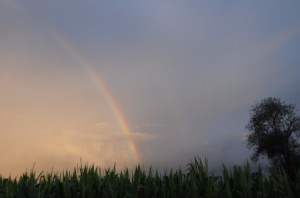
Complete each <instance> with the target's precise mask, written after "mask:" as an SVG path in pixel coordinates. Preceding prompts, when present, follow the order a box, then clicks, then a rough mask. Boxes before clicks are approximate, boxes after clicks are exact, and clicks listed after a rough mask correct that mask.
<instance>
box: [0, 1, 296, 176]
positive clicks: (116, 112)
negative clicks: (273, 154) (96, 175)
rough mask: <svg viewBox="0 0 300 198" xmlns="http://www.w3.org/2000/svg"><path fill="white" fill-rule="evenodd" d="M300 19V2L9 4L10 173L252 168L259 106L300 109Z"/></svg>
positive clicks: (5, 145) (5, 15)
mask: <svg viewBox="0 0 300 198" xmlns="http://www.w3.org/2000/svg"><path fill="white" fill-rule="evenodd" d="M299 10H300V1H296V0H287V1H282V0H269V1H268V0H265V1H261V0H257V1H255V0H253V1H233V0H228V1H211V0H209V1H194V0H188V1H176V0H174V1H155V0H154V1H140V0H129V1H121V0H119V1H96V0H94V1H92V0H85V1H81V0H74V1H55V0H54V1H34V0H27V1H21V0H4V1H1V2H0V94H1V95H0V156H1V164H0V172H1V173H2V175H9V174H10V173H11V174H12V175H17V174H20V173H21V172H23V171H25V170H26V169H27V170H29V169H31V167H32V166H33V164H34V163H35V168H36V169H37V170H42V169H44V170H51V169H52V167H53V169H54V170H61V169H66V168H71V169H73V167H75V166H76V165H77V164H79V163H80V160H82V161H83V162H88V163H89V164H93V163H95V164H97V165H99V166H101V167H108V166H111V165H113V164H114V163H115V162H116V163H117V167H120V168H121V169H122V168H123V167H127V166H128V167H132V166H133V165H135V164H136V163H137V162H140V163H142V164H144V165H145V166H149V165H152V166H153V167H154V168H159V169H164V168H166V167H168V168H177V167H179V166H181V167H184V166H185V165H186V164H187V163H188V162H189V161H190V160H191V159H192V158H193V156H196V155H200V156H201V157H203V158H204V157H205V156H207V158H208V162H209V164H210V165H211V166H212V167H213V166H217V165H221V164H222V162H223V163H226V164H232V163H236V164H242V163H244V162H245V161H246V160H247V158H249V154H250V152H249V151H248V150H247V148H246V144H245V143H244V140H245V139H244V137H245V134H246V131H245V125H246V124H247V122H248V120H249V109H250V107H251V105H253V104H254V103H255V101H258V100H260V99H262V98H264V97H268V96H274V97H279V98H281V99H282V100H283V101H286V102H287V103H293V104H296V106H297V107H298V110H299V108H300V88H299V85H300V78H299V74H300V55H299V52H300V12H299ZM298 112H299V111H298ZM139 158H140V159H139Z"/></svg>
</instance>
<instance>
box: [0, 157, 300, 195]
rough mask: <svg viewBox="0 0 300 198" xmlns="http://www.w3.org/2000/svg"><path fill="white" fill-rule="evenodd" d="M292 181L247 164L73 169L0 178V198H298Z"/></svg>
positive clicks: (299, 188) (297, 184) (299, 190)
mask: <svg viewBox="0 0 300 198" xmlns="http://www.w3.org/2000/svg"><path fill="white" fill-rule="evenodd" d="M295 178H296V179H295V181H292V180H290V179H289V177H288V176H287V175H286V174H285V172H284V171H280V170H272V171H270V172H269V173H268V174H263V171H262V170H261V169H258V171H257V172H254V173H253V172H251V168H250V165H249V163H247V164H246V165H245V166H243V167H241V166H234V167H233V168H232V169H228V168H227V167H226V166H224V165H223V174H222V176H215V175H214V173H213V172H209V171H208V165H207V161H206V160H205V161H204V163H203V161H201V159H200V158H195V159H194V160H193V161H191V162H190V163H189V164H188V165H187V167H186V170H181V169H178V170H176V171H174V170H170V171H165V173H164V174H160V173H158V171H154V170H153V169H151V168H150V169H149V170H147V171H145V170H143V169H142V168H141V167H140V166H137V167H136V168H135V170H134V171H132V172H131V173H130V171H129V170H128V169H125V170H123V171H121V172H117V171H116V169H115V168H112V169H105V170H101V169H100V168H98V167H96V166H88V165H84V166H81V167H78V168H76V169H74V170H73V171H64V172H61V173H53V172H52V173H43V172H41V173H40V174H38V175H37V174H36V173H35V172H34V171H31V172H29V173H28V172H26V173H24V174H23V175H22V176H20V177H19V178H14V179H12V178H3V177H0V197H7V198H8V197H9V198H13V197H18V198H19V197H21V198H22V197H31V198H36V197H72V198H76V197H172V198H173V197H175V198H176V197H300V172H299V171H298V172H297V174H296V175H295Z"/></svg>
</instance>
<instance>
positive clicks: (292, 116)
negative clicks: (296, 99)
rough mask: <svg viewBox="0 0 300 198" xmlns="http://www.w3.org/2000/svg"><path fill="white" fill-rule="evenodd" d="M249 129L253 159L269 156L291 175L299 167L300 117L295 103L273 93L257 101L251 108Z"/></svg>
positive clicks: (249, 142)
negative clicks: (287, 102)
mask: <svg viewBox="0 0 300 198" xmlns="http://www.w3.org/2000/svg"><path fill="white" fill-rule="evenodd" d="M246 129H248V131H249V134H248V137H247V143H248V147H249V148H250V149H253V151H254V153H253V154H252V156H251V159H252V160H254V161H257V160H258V159H259V157H267V158H268V159H269V160H270V162H271V164H272V165H274V166H277V167H281V168H283V169H284V170H285V171H286V172H287V174H289V175H292V174H293V173H295V171H296V170H297V169H298V168H299V167H300V152H299V151H300V144H299V138H300V117H299V116H298V115H297V114H296V110H295V105H293V104H285V103H284V102H282V101H281V100H280V99H279V98H274V97H268V98H265V99H263V100H261V101H260V102H256V104H255V105H254V106H252V108H251V109H250V121H249V123H248V124H247V126H246Z"/></svg>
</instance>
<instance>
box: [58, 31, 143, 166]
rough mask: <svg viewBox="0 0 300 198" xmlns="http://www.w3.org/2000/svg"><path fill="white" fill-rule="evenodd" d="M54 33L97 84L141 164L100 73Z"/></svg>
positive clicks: (119, 111) (126, 125)
mask: <svg viewBox="0 0 300 198" xmlns="http://www.w3.org/2000/svg"><path fill="white" fill-rule="evenodd" d="M56 35H57V39H58V40H59V43H60V44H61V45H62V46H63V47H64V48H65V50H66V51H67V53H69V54H70V55H71V56H72V58H73V59H74V60H75V61H76V63H78V65H79V66H80V67H81V68H82V69H83V70H84V71H85V72H86V74H87V75H88V76H89V77H90V78H91V79H92V81H93V82H94V84H95V85H96V86H97V88H98V90H99V91H100V92H101V93H102V95H103V96H104V98H105V100H106V102H107V104H108V105H109V107H110V109H111V111H112V113H113V115H114V118H115V119H116V121H117V123H118V124H119V126H120V127H121V130H122V132H123V133H124V134H125V135H126V137H127V142H128V146H129V149H130V152H131V153H132V155H133V158H134V161H135V163H136V164H142V163H141V162H142V161H141V158H140V155H139V152H138V148H137V145H136V143H135V142H134V141H133V139H132V132H131V130H130V127H129V125H128V123H127V121H126V119H125V116H124V114H123V113H122V110H121V108H120V107H119V106H118V105H117V103H116V102H115V100H114V98H113V96H112V94H111V92H110V91H109V89H108V88H107V86H106V85H105V83H104V81H103V80H102V78H101V77H100V75H99V74H97V72H95V71H94V69H93V68H92V66H90V65H89V64H88V63H87V62H86V61H85V59H84V58H83V57H82V56H81V55H80V54H79V53H78V52H77V50H75V48H72V47H71V45H70V44H69V43H67V41H66V39H63V37H62V36H58V34H56Z"/></svg>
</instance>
